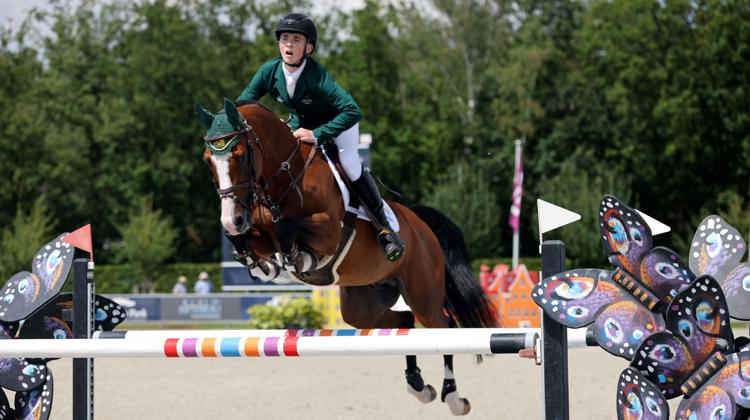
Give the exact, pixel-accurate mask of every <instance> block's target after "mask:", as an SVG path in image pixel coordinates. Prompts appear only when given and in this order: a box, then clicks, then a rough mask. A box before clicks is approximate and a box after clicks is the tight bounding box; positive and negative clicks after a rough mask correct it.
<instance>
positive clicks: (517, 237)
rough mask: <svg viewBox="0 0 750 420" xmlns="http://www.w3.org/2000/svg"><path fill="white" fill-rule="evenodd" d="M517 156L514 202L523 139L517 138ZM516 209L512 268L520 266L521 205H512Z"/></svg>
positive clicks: (514, 175)
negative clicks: (516, 218)
mask: <svg viewBox="0 0 750 420" xmlns="http://www.w3.org/2000/svg"><path fill="white" fill-rule="evenodd" d="M514 144H515V147H516V148H515V157H516V160H515V162H516V165H515V168H514V171H513V202H514V203H515V200H516V176H518V165H520V164H521V148H522V146H523V140H522V139H516V140H515V142H514ZM514 210H516V211H518V225H519V226H518V229H514V230H513V260H512V263H511V264H512V269H513V270H515V269H516V267H518V252H519V251H518V247H519V242H520V233H519V232H520V230H521V226H520V224H521V207H520V206H519V207H518V209H515V207H514V206H511V212H513V211H514Z"/></svg>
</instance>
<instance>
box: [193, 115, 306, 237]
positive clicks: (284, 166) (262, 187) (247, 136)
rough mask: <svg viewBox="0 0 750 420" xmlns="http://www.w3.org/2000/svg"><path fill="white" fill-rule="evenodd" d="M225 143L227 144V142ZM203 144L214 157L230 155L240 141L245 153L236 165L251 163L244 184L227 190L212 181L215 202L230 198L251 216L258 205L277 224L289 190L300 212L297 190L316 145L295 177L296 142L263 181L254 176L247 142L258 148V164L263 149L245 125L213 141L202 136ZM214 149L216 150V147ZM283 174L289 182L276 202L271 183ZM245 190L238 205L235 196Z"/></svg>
mask: <svg viewBox="0 0 750 420" xmlns="http://www.w3.org/2000/svg"><path fill="white" fill-rule="evenodd" d="M227 139H229V140H228V141H227ZM203 140H204V141H205V142H206V145H207V147H208V148H209V150H210V151H211V153H214V151H216V153H217V154H218V153H231V152H232V150H233V149H234V147H235V146H236V145H237V143H239V142H240V141H242V142H244V144H245V152H244V153H243V154H242V156H240V157H239V162H240V164H241V165H248V162H251V163H250V164H249V166H250V168H249V169H250V175H249V177H248V180H247V181H245V182H241V183H239V184H234V185H231V186H229V187H227V188H219V186H218V185H217V183H216V179H214V180H213V181H214V188H215V189H216V193H217V194H218V195H219V199H224V198H231V199H232V200H234V202H235V203H238V204H240V205H241V206H242V207H244V208H245V209H246V210H247V211H248V212H249V213H250V214H252V209H253V207H255V206H256V205H258V204H261V205H263V206H264V207H266V208H268V209H269V211H270V212H271V221H272V222H273V223H277V222H278V221H279V220H281V218H282V215H281V203H282V202H283V201H284V199H285V198H286V197H287V196H288V195H289V193H290V192H292V191H293V190H294V191H296V192H297V195H298V196H299V200H300V208H302V206H303V204H304V199H303V196H302V190H301V189H300V187H299V181H300V180H301V179H302V177H303V176H304V175H305V171H307V168H308V167H309V166H310V164H311V163H312V160H313V157H314V156H315V151H316V150H317V149H318V146H317V145H314V146H313V147H312V148H311V149H310V153H309V154H308V156H307V159H306V160H305V165H304V166H303V167H302V170H301V171H300V172H299V173H298V174H297V175H293V174H292V165H291V161H292V159H293V158H294V157H295V156H296V155H297V154H298V153H300V143H301V141H300V140H299V139H297V141H296V144H295V147H294V149H293V150H292V152H291V153H290V154H289V156H288V157H287V158H286V159H285V160H284V161H283V162H281V164H280V165H279V168H278V169H277V170H276V172H275V173H274V174H273V175H271V176H270V177H269V178H268V179H265V178H264V177H263V176H262V174H260V175H259V174H258V172H257V170H256V168H255V160H254V148H253V147H252V144H251V141H252V142H254V143H255V145H256V146H258V150H259V151H260V154H261V160H262V158H263V145H262V143H261V140H260V137H259V136H258V134H257V133H256V132H255V131H254V130H253V128H252V126H250V125H249V124H248V123H247V122H246V121H243V122H242V123H240V128H239V129H238V130H235V131H232V132H231V133H227V134H222V135H219V136H215V137H209V136H205V137H204V138H203ZM217 145H220V146H218V147H217ZM284 174H286V175H287V176H288V177H289V180H290V182H289V184H288V185H287V188H286V189H285V190H284V191H283V192H282V193H281V194H280V195H279V196H278V197H277V198H273V197H271V194H270V192H269V190H270V189H271V187H272V186H273V184H274V182H275V181H277V180H279V178H280V177H282V176H283V175H284ZM246 189H249V190H250V191H249V193H248V195H247V199H246V200H245V201H242V200H240V199H239V198H238V197H237V194H236V193H237V192H239V191H242V190H246ZM261 214H262V212H261Z"/></svg>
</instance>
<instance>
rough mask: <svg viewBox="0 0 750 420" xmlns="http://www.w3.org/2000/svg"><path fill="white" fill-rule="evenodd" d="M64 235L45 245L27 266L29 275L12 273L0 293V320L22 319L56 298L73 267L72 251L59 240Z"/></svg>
mask: <svg viewBox="0 0 750 420" xmlns="http://www.w3.org/2000/svg"><path fill="white" fill-rule="evenodd" d="M66 235H67V234H62V235H60V236H59V237H58V238H57V239H55V240H53V241H51V242H49V243H47V244H46V245H44V246H43V247H42V249H40V250H39V252H37V254H36V255H35V256H34V259H33V261H32V263H31V271H32V272H31V273H29V272H28V271H22V272H20V273H16V274H15V275H13V277H11V278H10V280H8V281H7V282H6V283H5V285H4V286H3V288H2V290H0V320H2V321H5V322H13V321H18V320H21V319H24V318H26V317H28V316H29V315H31V314H32V313H33V312H34V311H36V310H37V309H39V308H40V307H41V306H42V305H44V304H45V303H46V302H47V301H49V300H50V299H52V298H54V297H55V296H57V294H58V293H59V292H60V290H61V289H62V287H63V285H64V284H65V279H66V278H67V277H68V273H69V272H70V268H71V266H72V264H73V254H74V248H73V246H72V245H70V244H68V243H67V242H65V241H63V240H62V238H63V237H64V236H66Z"/></svg>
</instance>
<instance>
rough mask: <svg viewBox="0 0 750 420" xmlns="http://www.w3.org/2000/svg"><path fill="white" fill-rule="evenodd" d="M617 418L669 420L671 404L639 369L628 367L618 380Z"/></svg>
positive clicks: (622, 419)
mask: <svg viewBox="0 0 750 420" xmlns="http://www.w3.org/2000/svg"><path fill="white" fill-rule="evenodd" d="M617 418H618V419H619V420H626V419H628V420H629V419H640V420H667V419H668V418H669V405H667V400H666V399H665V398H664V396H663V395H662V393H661V391H660V390H659V388H657V387H656V385H654V384H653V383H652V382H651V381H649V380H648V379H646V378H645V377H644V376H643V375H642V374H641V372H639V371H638V370H637V369H633V368H630V367H628V368H625V370H623V371H622V373H621V374H620V379H619V380H618V381H617Z"/></svg>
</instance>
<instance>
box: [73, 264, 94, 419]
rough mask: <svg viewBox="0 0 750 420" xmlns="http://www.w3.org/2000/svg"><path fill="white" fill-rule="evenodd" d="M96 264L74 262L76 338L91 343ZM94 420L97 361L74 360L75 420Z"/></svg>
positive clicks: (74, 333) (74, 330)
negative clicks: (95, 365)
mask: <svg viewBox="0 0 750 420" xmlns="http://www.w3.org/2000/svg"><path fill="white" fill-rule="evenodd" d="M93 270H94V263H93V262H89V261H88V260H87V259H85V258H77V259H76V260H75V261H73V337H74V339H88V338H91V334H92V333H93V331H94V272H93ZM93 418H94V359H80V358H76V359H73V420H93Z"/></svg>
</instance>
